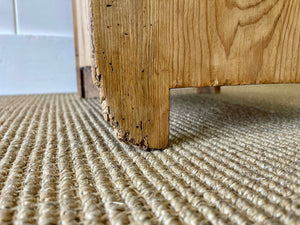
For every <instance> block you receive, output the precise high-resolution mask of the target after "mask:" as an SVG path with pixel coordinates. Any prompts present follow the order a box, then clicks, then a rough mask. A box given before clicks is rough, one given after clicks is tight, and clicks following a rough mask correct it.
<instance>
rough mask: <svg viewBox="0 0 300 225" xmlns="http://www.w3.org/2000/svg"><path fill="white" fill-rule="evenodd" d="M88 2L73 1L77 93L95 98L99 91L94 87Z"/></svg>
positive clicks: (82, 96) (83, 96)
mask: <svg viewBox="0 0 300 225" xmlns="http://www.w3.org/2000/svg"><path fill="white" fill-rule="evenodd" d="M89 10H90V8H89V2H88V0H72V11H73V30H74V44H75V59H76V80H77V93H78V95H79V96H80V97H81V98H95V97H98V96H99V91H98V90H97V88H96V87H95V85H93V79H92V71H91V65H92V51H91V33H90V31H89V28H90V26H91V25H90V16H89Z"/></svg>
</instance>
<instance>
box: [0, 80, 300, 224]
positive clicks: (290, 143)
mask: <svg viewBox="0 0 300 225" xmlns="http://www.w3.org/2000/svg"><path fill="white" fill-rule="evenodd" d="M180 92H181V91H179V92H176V93H173V95H172V97H171V114H170V123H171V125H170V148H169V149H166V150H165V151H153V152H144V151H140V150H138V149H136V148H135V147H131V146H128V145H125V144H123V143H121V142H119V141H118V140H116V139H115V138H114V136H113V130H112V128H111V127H110V126H108V125H107V124H106V123H105V122H104V120H103V118H102V116H101V113H100V111H101V110H100V104H99V101H98V100H97V99H92V100H80V99H78V98H77V97H76V95H74V94H57V95H35V96H34V95H32V96H2V97H0V190H1V195H0V224H6V223H7V224H10V223H15V224H37V223H39V224H239V225H240V224H253V223H256V224H300V162H299V160H300V86H299V85H276V86H273V85H270V86H253V87H234V88H227V87H224V88H222V94H220V95H208V94H203V95H199V94H192V93H188V92H187V93H183V94H182V93H180Z"/></svg>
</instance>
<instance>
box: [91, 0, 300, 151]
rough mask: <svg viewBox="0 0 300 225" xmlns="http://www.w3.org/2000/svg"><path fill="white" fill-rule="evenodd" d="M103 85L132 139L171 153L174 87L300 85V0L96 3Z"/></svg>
mask: <svg viewBox="0 0 300 225" xmlns="http://www.w3.org/2000/svg"><path fill="white" fill-rule="evenodd" d="M91 3H92V14H93V15H92V18H93V24H92V27H93V49H94V51H95V60H96V66H95V75H94V81H95V84H96V85H97V86H98V87H99V88H100V89H101V101H102V103H103V110H104V115H105V117H106V119H107V120H108V121H110V122H111V123H112V125H113V126H114V127H115V129H116V131H117V135H118V136H119V137H120V138H121V139H122V140H124V141H127V142H130V143H133V144H137V145H141V146H143V147H145V148H148V147H150V148H165V147H166V146H167V144H168V134H169V133H168V132H169V119H168V116H169V109H170V108H169V107H170V106H169V89H170V88H177V87H201V86H222V85H240V84H261V83H287V82H300V63H299V61H300V57H299V54H300V53H299V52H300V48H299V35H300V17H299V16H300V0H248V1H243V0H164V1H161V0H101V1H100V0H91Z"/></svg>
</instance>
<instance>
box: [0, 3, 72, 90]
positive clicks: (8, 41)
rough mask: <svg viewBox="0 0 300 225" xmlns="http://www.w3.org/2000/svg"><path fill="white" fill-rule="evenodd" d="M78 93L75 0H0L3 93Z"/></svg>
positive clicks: (0, 61)
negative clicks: (74, 26) (73, 8)
mask: <svg viewBox="0 0 300 225" xmlns="http://www.w3.org/2000/svg"><path fill="white" fill-rule="evenodd" d="M61 92H76V75H75V56H74V43H73V25H72V6H71V0H0V95H11V94H37V93H61Z"/></svg>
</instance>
